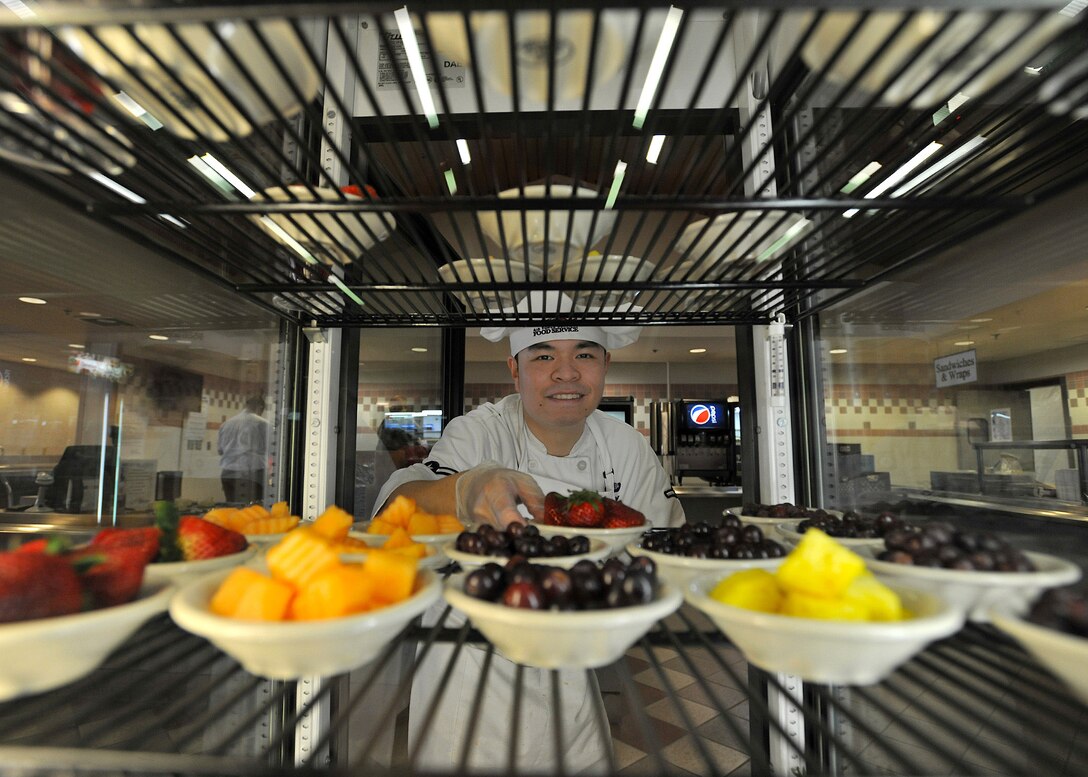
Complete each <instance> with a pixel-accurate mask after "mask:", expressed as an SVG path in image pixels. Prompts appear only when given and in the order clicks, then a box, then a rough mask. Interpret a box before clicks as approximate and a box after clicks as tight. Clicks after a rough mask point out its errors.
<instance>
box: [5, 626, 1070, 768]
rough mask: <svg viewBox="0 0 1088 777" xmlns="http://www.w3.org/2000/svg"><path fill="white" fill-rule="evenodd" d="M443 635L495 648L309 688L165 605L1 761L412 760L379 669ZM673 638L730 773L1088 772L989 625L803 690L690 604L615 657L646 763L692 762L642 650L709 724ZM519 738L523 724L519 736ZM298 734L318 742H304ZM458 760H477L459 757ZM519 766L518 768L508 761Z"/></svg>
mask: <svg viewBox="0 0 1088 777" xmlns="http://www.w3.org/2000/svg"><path fill="white" fill-rule="evenodd" d="M436 642H450V643H452V644H453V645H455V646H456V648H455V650H454V652H453V653H452V657H451V658H450V659H449V660H450V664H449V666H448V668H447V671H457V667H458V663H457V662H458V661H459V660H460V657H461V654H460V651H461V650H462V649H467V647H466V646H467V645H469V644H473V643H479V644H480V645H481V646H482V647H483V648H484V649H485V650H488V651H489V652H490V650H491V649H490V648H489V647H488V646H487V643H486V641H485V640H483V639H482V638H481V637H480V635H479V634H478V633H477V632H475V631H474V630H472V629H471V627H470V626H469V625H464V626H461V627H458V628H448V627H445V626H444V622H440V623H439V624H438V625H436V626H435V627H433V628H425V627H422V626H419V625H413V626H410V627H408V628H407V629H406V630H405V631H404V632H403V633H402V634H401V635H400V637H398V638H397V639H396V640H394V641H393V643H391V644H390V645H389V647H388V648H387V649H386V650H385V651H384V652H383V653H382V654H381V655H379V657H378V658H376V659H375V660H374V661H373V662H372V663H370V664H368V665H367V666H365V667H363V668H362V669H360V670H357V671H356V672H355V673H352V674H351V675H342V676H339V677H336V678H329V679H328V680H327V681H326V682H324V683H323V684H320V685H316V686H314V687H313V688H312V689H310V692H309V693H307V694H306V695H300V693H299V690H300V686H301V685H302V684H303V682H302V681H299V682H298V683H295V682H282V681H276V682H273V681H267V680H262V679H261V678H257V677H253V676H251V675H249V674H247V673H246V672H245V671H244V670H242V669H241V668H240V667H239V666H238V665H237V664H236V663H235V662H234V661H233V660H231V659H229V658H228V657H226V656H224V655H223V654H222V653H220V652H219V651H218V650H217V649H216V648H214V647H213V646H211V645H210V644H208V643H207V642H205V641H204V640H202V639H200V638H197V637H194V636H192V635H190V634H187V633H185V632H182V631H180V630H178V629H177V628H176V627H175V626H173V624H172V623H171V622H170V620H169V618H168V617H166V616H160V617H158V618H156V619H154V620H153V621H151V622H149V623H148V624H147V625H145V626H144V627H143V628H142V629H141V630H140V631H139V632H138V633H137V634H136V635H134V636H133V637H132V638H131V639H130V640H128V641H127V642H126V643H125V645H124V646H122V647H121V648H120V649H118V650H117V651H116V652H115V653H114V654H113V655H112V656H111V657H110V658H109V659H108V660H107V662H106V664H105V665H104V666H103V668H101V669H99V670H96V671H95V672H94V673H92V674H91V675H89V676H88V677H86V678H85V679H83V680H80V681H77V682H76V683H73V684H71V685H69V686H66V687H63V688H60V689H57V690H54V691H50V692H47V693H43V694H40V695H37V696H33V697H29V698H23V699H16V700H14V701H10V702H7V703H5V704H3V705H0V723H2V725H0V758H2V763H3V770H4V771H5V772H6V773H18V774H43V775H44V774H66V773H78V774H100V773H105V774H143V775H150V774H276V773H287V772H292V773H305V772H311V771H318V772H320V773H324V774H379V773H394V774H395V773H412V771H413V758H414V753H415V750H414V747H415V746H414V744H413V746H409V743H408V741H407V739H406V738H405V736H404V733H403V727H404V718H403V716H402V715H401V713H402V711H403V709H404V708H405V706H406V704H407V701H408V696H409V694H410V690H411V685H412V681H413V677H414V669H415V667H414V666H413V662H412V661H411V660H410V661H409V662H408V663H407V668H406V669H405V670H404V671H403V672H401V673H400V676H399V680H398V682H397V683H396V685H395V691H394V692H392V693H391V692H389V689H388V687H383V688H378V687H377V686H376V685H375V680H376V679H377V678H379V677H381V676H383V673H384V674H386V675H387V674H388V673H389V672H390V666H392V665H393V662H392V659H393V658H394V657H395V656H396V655H397V654H398V653H403V652H404V651H405V650H406V649H407V651H408V654H409V655H411V656H415V655H416V651H417V649H418V654H419V655H418V659H416V661H418V662H423V661H427V660H428V653H427V649H429V648H430V646H432V645H433V644H435V643H436ZM662 647H665V648H670V649H672V650H673V651H675V653H676V654H677V655H678V656H679V658H680V659H681V660H682V661H683V663H684V665H685V666H687V667H688V671H689V672H690V674H691V675H692V676H693V677H694V678H695V681H696V683H699V684H701V686H702V690H703V692H704V693H705V699H706V700H707V701H706V703H707V704H709V705H714V706H715V707H717V712H718V713H719V714H720V715H721V718H720V719H721V720H722V721H724V722H725V724H728V725H724V726H723V730H722V731H721V732H719V733H718V740H719V741H722V740H723V739H724V740H725V741H728V742H729V743H730V746H731V747H732V748H733V749H735V750H739V751H741V752H743V753H745V754H747V756H748V761H747V764H744V765H742V766H741V767H735V766H734V767H732V768H730V771H735V770H736V769H739V771H737V772H736V773H751V774H769V773H770V772H769V769H770V766H769V764H770V757H771V756H770V753H769V752H768V750H767V741H768V740H767V737H766V734H767V732H774V733H776V734H779V735H781V736H782V737H784V741H785V742H787V743H789V746H790V747H792V748H794V751H793V756H794V757H795V758H796V759H797V762H798V763H799V764H801V767H800V768H803V770H804V772H805V773H807V774H902V775H915V774H950V773H951V774H980V775H990V774H1007V775H1017V774H1029V773H1033V774H1038V773H1043V774H1048V775H1063V774H1068V775H1072V774H1079V773H1081V772H1082V771H1083V768H1084V764H1085V763H1086V759H1088V744H1086V743H1085V741H1084V739H1083V737H1078V736H1077V732H1078V731H1079V730H1082V728H1083V723H1084V719H1085V715H1086V714H1088V707H1085V706H1084V705H1083V704H1082V703H1081V702H1079V701H1077V700H1076V699H1074V698H1073V697H1071V696H1070V695H1069V693H1068V691H1067V689H1066V688H1065V687H1064V686H1063V685H1062V684H1061V683H1060V682H1059V681H1057V680H1056V679H1055V678H1054V677H1053V676H1052V675H1050V674H1049V673H1048V672H1047V671H1046V670H1044V669H1042V668H1040V667H1039V665H1038V664H1036V663H1035V661H1034V660H1033V659H1032V658H1031V657H1030V656H1028V655H1027V654H1026V653H1024V652H1023V651H1022V650H1021V649H1020V648H1019V647H1018V646H1017V645H1015V644H1014V643H1013V642H1012V641H1010V640H1009V639H1008V638H1007V637H1005V636H1003V635H1002V634H1001V633H1000V632H998V631H996V630H995V629H993V628H992V627H990V626H986V625H979V624H972V625H969V626H968V627H966V628H964V629H963V630H962V631H961V632H960V633H958V634H957V635H955V636H953V637H951V638H949V639H946V640H943V641H941V642H938V643H935V644H933V645H931V646H930V647H929V648H928V649H927V650H926V651H924V652H923V653H921V654H919V655H918V656H917V657H915V658H914V659H913V660H912V661H910V662H909V663H907V664H905V665H904V666H902V667H901V668H900V669H898V670H897V671H896V672H895V673H893V674H892V675H891V676H890V677H888V678H887V679H886V680H884V681H883V682H881V683H879V684H877V685H873V686H866V687H832V686H821V685H811V684H806V685H804V686H803V687H802V686H800V685H798V686H792V685H784V684H783V682H784V681H785V680H784V678H780V677H779V676H777V675H772V674H767V673H765V672H762V671H761V670H759V669H756V668H754V667H748V668H747V671H746V665H745V664H743V662H741V663H739V664H738V663H737V662H736V653H735V651H734V650H733V648H732V647H731V646H730V645H729V643H728V642H727V641H726V640H725V639H724V638H723V637H722V635H721V634H720V633H719V632H718V631H717V630H716V629H714V628H713V626H712V625H711V624H710V622H709V621H707V620H706V619H705V617H704V616H702V615H701V614H700V613H699V612H698V611H695V610H691V609H689V608H687V607H685V608H682V609H681V610H680V612H679V613H677V615H675V616H672V617H670V618H669V619H667V620H666V621H662V622H661V623H659V624H658V625H657V627H655V629H654V630H653V631H651V632H650V633H649V634H648V635H647V636H646V637H644V638H643V639H642V640H641V641H640V642H639V643H637V644H636V645H635V646H634V647H633V648H632V650H631V651H629V656H630V657H629V658H625V659H622V660H620V661H618V662H617V663H616V664H615V665H613V667H611V670H612V671H614V672H615V673H616V674H617V676H618V678H619V685H618V689H619V690H618V693H617V695H616V699H615V700H616V701H617V702H618V704H617V705H615V706H618V707H619V708H621V709H622V710H623V714H625V715H627V716H629V718H630V720H629V722H628V724H627V726H628V728H630V729H632V730H635V731H638V732H641V734H642V736H644V737H645V742H646V744H645V747H646V750H647V752H648V756H647V759H646V764H645V766H647V767H648V768H647V769H646V771H645V773H654V774H686V773H690V772H689V771H687V770H682V769H678V768H677V767H675V766H674V765H673V764H671V763H669V762H668V761H666V760H664V758H663V756H662V748H661V746H660V744H659V743H658V742H656V741H655V733H654V727H653V723H652V721H651V719H650V718H649V716H648V715H647V713H646V711H645V708H646V706H647V704H648V703H649V701H650V700H649V699H646V698H644V697H643V696H642V695H640V690H639V689H640V686H639V685H638V684H637V683H636V682H635V680H634V678H633V677H632V671H631V667H630V664H631V663H632V662H633V661H641V662H642V663H644V664H646V665H648V666H649V667H650V668H652V669H653V671H654V673H655V675H656V677H658V678H659V680H660V687H661V688H662V689H663V690H664V694H665V698H667V699H669V700H670V701H671V703H672V704H673V705H675V709H676V710H677V712H678V713H679V715H680V719H681V720H682V721H683V722H684V724H685V727H686V728H687V730H688V731H689V732H691V733H696V732H698V731H699V729H698V724H697V723H696V721H694V720H693V719H692V718H691V717H689V716H687V714H686V712H685V708H684V705H683V703H682V702H683V700H682V699H681V698H680V696H679V695H678V691H679V688H678V687H677V686H676V685H675V684H674V683H673V681H672V680H671V679H670V674H671V673H670V672H668V671H666V670H665V668H664V667H663V663H662V660H661V659H659V658H658V656H657V650H658V649H659V648H662ZM432 660H433V659H432ZM714 667H716V668H717V669H718V670H720V671H721V672H724V673H727V674H728V675H729V677H730V678H731V680H732V684H733V685H734V686H735V687H736V688H737V689H740V691H739V693H740V694H741V695H743V696H746V697H747V704H748V719H749V720H748V726H747V728H745V727H743V726H741V725H738V719H737V718H735V717H734V716H730V715H728V714H727V711H726V708H725V702H724V700H723V699H722V698H721V697H720V696H716V695H715V692H714V690H713V689H711V688H710V687H709V686H708V685H707V683H706V681H705V680H704V679H703V678H704V677H705V676H707V675H708V674H709V673H710V669H711V668H714ZM349 678H350V680H349ZM315 681H316V678H315ZM484 682H486V674H485V676H484V679H481V684H483V683H484ZM519 691H520V686H518V687H516V688H515V691H514V697H513V702H512V709H511V713H510V715H511V720H512V722H513V723H512V725H514V726H516V720H517V715H516V712H515V709H514V708H515V707H516V705H518V704H519V703H520V702H519V700H518V697H519ZM768 691H771V692H774V693H778V694H781V695H782V696H783V697H784V698H785V699H787V700H788V703H789V704H791V705H792V706H794V707H795V708H796V710H797V713H798V720H800V721H803V723H802V725H803V727H804V731H805V736H804V738H803V740H801V739H799V738H798V737H797V736H796V732H795V731H794V732H791V731H789V730H788V729H787V728H786V727H784V726H783V723H782V722H780V720H779V719H778V718H777V717H776V715H775V714H774V713H773V711H772V709H771V708H770V707H769V706H768V702H767V701H766V698H767V694H768ZM303 699H304V701H303ZM365 707H371V708H372V709H373V711H374V713H375V715H374V717H375V718H376V719H377V720H378V721H380V723H378V724H377V725H375V726H373V727H372V728H366V729H364V728H361V727H360V726H359V725H358V724H357V723H356V722H353V720H352V716H353V714H354V713H355V712H356V711H357V710H359V709H361V708H365ZM599 712H600V720H601V723H600V726H599V729H598V733H599V734H600V736H601V742H602V747H603V749H604V750H603V751H604V752H607V753H609V754H611V752H612V749H611V733H610V732H609V724H608V721H607V717H608V713H607V711H606V710H604V709H601V710H600V711H599ZM319 721H323V722H319ZM739 722H740V723H743V720H740V721H739ZM889 723H892V724H893V725H894V726H895V727H896V728H897V729H898V732H897V733H894V734H892V735H890V736H889V735H887V734H886V732H885V729H886V728H887V726H888V725H889ZM255 732H256V734H255ZM390 735H392V736H393V743H394V744H393V747H392V748H391V750H390V751H389V754H388V755H387V756H381V757H377V756H376V755H375V754H376V752H377V751H376V749H375V748H376V747H377V745H378V742H379V741H380V740H381V739H382V738H383V737H389V736H390ZM525 735H526V732H521V736H525ZM517 737H518V732H517V730H516V728H512V731H511V740H512V741H516V740H517ZM301 741H305V742H306V743H307V744H306V745H304V746H301V745H300V744H299V743H300V742H301ZM972 742H973V743H975V744H974V750H973V752H972V753H971V755H970V756H968V755H967V750H968V744H969V743H972ZM693 743H694V747H695V752H696V753H697V759H696V760H697V762H698V763H699V764H700V766H699V767H698V768H697V769H696V771H697V773H701V774H723V773H726V769H725V768H724V767H723V766H722V763H721V762H720V761H719V760H718V757H717V756H716V754H715V753H714V752H713V751H712V750H711V749H710V747H709V746H708V743H711V740H710V739H705V738H704V737H703V736H701V735H696V736H695V737H693ZM554 746H555V748H556V750H555V752H556V753H557V754H559V755H558V758H559V759H560V760H559V763H562V753H563V752H564V747H565V744H564V742H563V741H562V739H561V738H557V739H556V741H555V744H554ZM468 755H469V753H467V752H466V754H465V757H466V758H467V757H468ZM610 766H611V769H610V770H609V772H610V773H616V763H615V761H611V762H610ZM463 768H464V763H462V765H461V767H460V769H462V770H463ZM450 771H451V772H453V773H463V771H461V770H459V769H458V766H457V764H451V766H450ZM517 771H519V770H517V769H516V768H509V769H508V771H507V773H516V772H517ZM556 773H564V771H563V770H562V769H559V770H557V771H556Z"/></svg>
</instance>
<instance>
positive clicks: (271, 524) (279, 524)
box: [244, 515, 298, 534]
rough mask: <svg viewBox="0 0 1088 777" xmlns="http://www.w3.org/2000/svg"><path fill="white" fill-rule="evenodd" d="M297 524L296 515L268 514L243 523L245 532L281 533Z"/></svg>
mask: <svg viewBox="0 0 1088 777" xmlns="http://www.w3.org/2000/svg"><path fill="white" fill-rule="evenodd" d="M296 526H298V516H297V515H270V516H268V517H267V518H258V519H257V520H255V521H250V522H249V523H247V524H246V525H245V532H244V533H245V534H283V533H284V532H289V531H291V529H293V528H295V527H296Z"/></svg>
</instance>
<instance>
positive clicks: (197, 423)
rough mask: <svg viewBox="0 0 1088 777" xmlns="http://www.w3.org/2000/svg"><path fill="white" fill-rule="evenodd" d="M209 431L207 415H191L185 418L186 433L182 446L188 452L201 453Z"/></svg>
mask: <svg viewBox="0 0 1088 777" xmlns="http://www.w3.org/2000/svg"><path fill="white" fill-rule="evenodd" d="M207 430H208V416H207V415H206V414H205V413H189V415H188V416H186V418H185V431H184V433H183V437H182V444H183V445H184V446H185V450H187V451H200V450H202V449H203V447H204V433H205V432H206V431H207Z"/></svg>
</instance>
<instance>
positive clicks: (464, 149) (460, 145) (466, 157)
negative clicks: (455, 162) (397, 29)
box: [457, 138, 472, 165]
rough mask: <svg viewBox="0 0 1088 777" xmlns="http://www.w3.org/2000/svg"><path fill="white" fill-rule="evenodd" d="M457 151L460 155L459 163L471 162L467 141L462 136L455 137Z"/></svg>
mask: <svg viewBox="0 0 1088 777" xmlns="http://www.w3.org/2000/svg"><path fill="white" fill-rule="evenodd" d="M457 153H458V154H460V155H461V164H463V165H467V164H471V162H472V154H470V153H469V150H468V141H467V140H465V139H464V138H457Z"/></svg>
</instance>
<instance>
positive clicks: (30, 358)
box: [23, 356, 38, 364]
mask: <svg viewBox="0 0 1088 777" xmlns="http://www.w3.org/2000/svg"><path fill="white" fill-rule="evenodd" d="M23 361H24V362H26V363H27V364H33V363H34V362H36V361H38V360H37V359H35V358H34V357H33V356H24V357H23Z"/></svg>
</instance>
